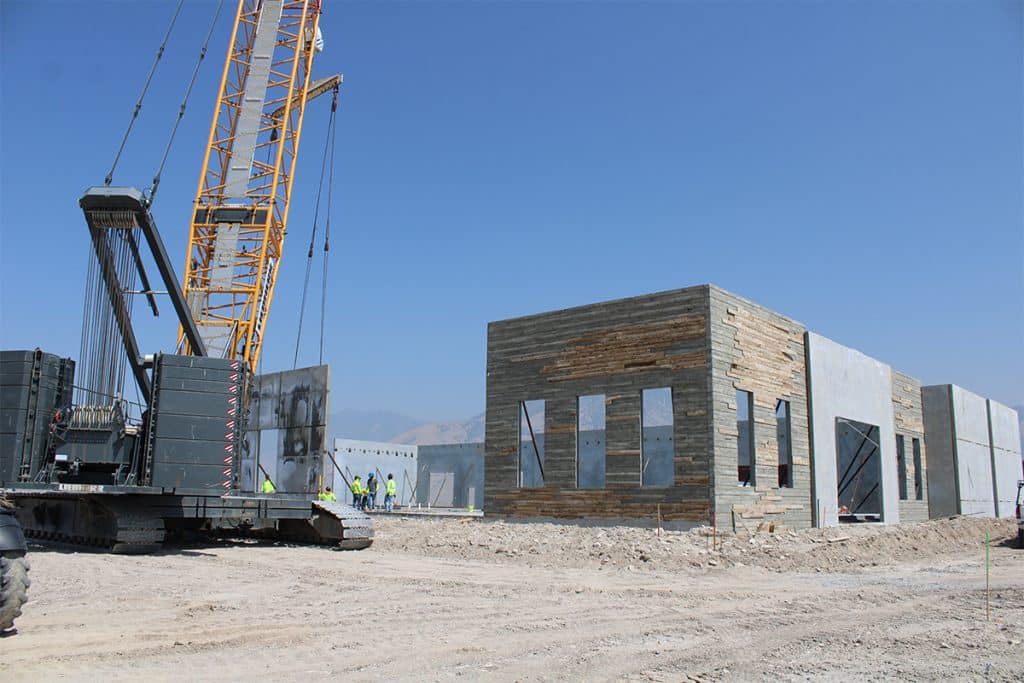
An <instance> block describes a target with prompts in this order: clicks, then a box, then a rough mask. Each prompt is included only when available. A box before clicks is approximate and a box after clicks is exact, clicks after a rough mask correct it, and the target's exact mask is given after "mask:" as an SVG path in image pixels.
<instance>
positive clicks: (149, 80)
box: [103, 0, 185, 185]
mask: <svg viewBox="0 0 1024 683" xmlns="http://www.w3.org/2000/svg"><path fill="white" fill-rule="evenodd" d="M184 3H185V0H178V6H177V7H176V8H175V9H174V16H173V17H171V23H170V25H168V26H167V33H166V34H165V35H164V40H163V42H162V43H160V49H158V50H157V51H156V59H154V60H153V66H152V67H150V69H149V75H148V76H147V77H146V84H145V85H144V86H142V93H141V94H140V95H139V99H138V101H137V102H136V103H135V109H134V110H133V111H132V118H131V119H130V120H129V121H128V128H127V129H126V130H125V132H124V136H123V137H122V138H121V146H120V147H118V148H117V154H116V155H115V156H114V163H113V164H111V166H110V171H109V172H108V173H107V175H106V177H105V178H104V179H103V184H104V185H110V183H111V182H113V180H114V170H115V169H116V168H117V164H118V162H119V161H120V160H121V154H122V152H124V146H125V144H126V143H127V142H128V136H129V135H130V134H131V132H132V126H134V125H135V119H137V118H138V117H139V112H140V111H141V110H142V101H143V100H144V99H145V98H146V91H148V90H149V84H150V83H152V82H153V74H154V73H156V67H157V64H159V63H160V58H161V57H163V56H164V49H165V48H166V47H167V39H168V38H170V37H171V31H172V30H173V29H174V23H175V22H176V21H177V20H178V14H179V13H180V12H181V6H182V5H183V4H184Z"/></svg>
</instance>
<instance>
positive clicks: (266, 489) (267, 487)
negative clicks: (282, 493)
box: [263, 478, 274, 493]
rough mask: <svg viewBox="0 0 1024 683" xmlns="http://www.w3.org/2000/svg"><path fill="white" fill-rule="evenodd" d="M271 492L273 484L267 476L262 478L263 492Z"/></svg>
mask: <svg viewBox="0 0 1024 683" xmlns="http://www.w3.org/2000/svg"><path fill="white" fill-rule="evenodd" d="M273 492H274V484H273V483H272V482H271V481H270V479H269V478H267V479H264V480H263V493H273Z"/></svg>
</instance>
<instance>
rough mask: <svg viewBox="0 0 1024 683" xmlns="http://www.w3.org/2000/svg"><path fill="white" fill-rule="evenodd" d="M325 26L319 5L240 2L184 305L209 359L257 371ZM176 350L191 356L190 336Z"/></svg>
mask: <svg viewBox="0 0 1024 683" xmlns="http://www.w3.org/2000/svg"><path fill="white" fill-rule="evenodd" d="M319 20H320V2H319V1H317V0H239V3H238V11H237V13H236V15H235V21H234V27H233V29H232V32H231V43H230V47H229V49H228V56H227V59H226V61H225V63H224V72H223V76H222V77H221V86H220V95H219V97H218V99H217V105H216V108H215V110H214V114H213V122H212V124H211V126H210V137H209V143H208V145H207V148H206V154H205V155H204V158H203V167H202V171H201V173H200V176H199V188H198V190H197V192H196V199H195V205H194V212H193V215H192V225H191V230H190V231H189V244H188V258H187V261H186V264H185V281H184V292H185V299H186V301H187V303H188V306H189V308H190V309H191V312H192V316H193V318H194V319H195V321H196V325H197V327H198V329H199V334H200V336H201V337H202V339H203V342H204V344H205V346H206V350H207V353H208V355H210V356H220V357H225V358H234V359H242V360H245V361H247V362H248V363H249V365H250V367H252V368H254V369H255V367H256V363H257V361H258V360H259V356H260V349H261V347H262V344H263V332H264V329H265V326H266V323H267V316H268V314H269V310H270V303H271V300H272V299H273V296H274V285H275V282H276V280H277V271H278V267H279V265H280V262H281V254H282V251H283V247H284V234H285V228H286V226H287V221H288V208H289V203H290V200H291V193H292V183H293V181H294V179H295V162H296V159H297V156H298V150H299V140H300V137H301V132H302V119H303V114H304V112H305V108H306V102H307V100H308V99H309V96H310V90H309V87H310V71H311V69H312V66H313V57H314V54H315V53H316V52H318V51H319V48H320V47H321V45H322V41H321V38H320V31H319ZM339 80H340V79H339ZM178 344H179V349H180V352H182V353H189V352H190V349H189V345H188V341H187V340H186V339H185V338H184V336H183V335H179V341H178Z"/></svg>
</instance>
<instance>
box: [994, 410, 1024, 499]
mask: <svg viewBox="0 0 1024 683" xmlns="http://www.w3.org/2000/svg"><path fill="white" fill-rule="evenodd" d="M988 416H989V425H990V427H991V436H992V438H991V441H992V477H993V479H994V482H993V484H994V486H993V489H994V495H995V502H996V516H997V517H1013V516H1014V515H1015V514H1016V499H1017V482H1018V481H1019V480H1021V479H1024V472H1022V469H1021V452H1020V422H1019V418H1018V416H1017V411H1016V410H1013V409H1012V408H1008V407H1007V406H1004V405H1003V404H1001V403H997V402H995V401H992V400H989V401H988Z"/></svg>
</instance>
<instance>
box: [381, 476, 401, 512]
mask: <svg viewBox="0 0 1024 683" xmlns="http://www.w3.org/2000/svg"><path fill="white" fill-rule="evenodd" d="M396 493H398V484H397V483H396V482H395V477H394V475H392V474H391V473H390V472H388V480H387V481H386V482H384V509H385V510H387V511H388V512H394V511H395V494H396Z"/></svg>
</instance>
